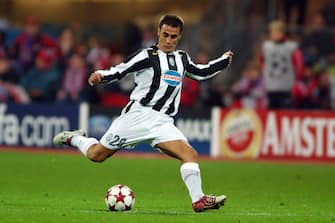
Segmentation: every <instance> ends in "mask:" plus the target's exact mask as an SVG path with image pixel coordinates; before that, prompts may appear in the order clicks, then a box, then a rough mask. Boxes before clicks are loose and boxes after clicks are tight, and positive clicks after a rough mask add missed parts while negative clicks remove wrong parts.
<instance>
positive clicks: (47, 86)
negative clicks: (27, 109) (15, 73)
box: [21, 49, 60, 102]
mask: <svg viewBox="0 0 335 223" xmlns="http://www.w3.org/2000/svg"><path fill="white" fill-rule="evenodd" d="M55 60H56V57H55V55H54V52H53V51H48V50H46V49H44V50H41V51H40V52H39V53H38V54H37V57H36V61H35V67H34V68H32V69H31V70H30V71H29V72H28V73H27V74H26V75H24V76H23V77H22V80H21V84H22V86H23V87H24V88H25V89H26V91H27V92H28V94H29V96H30V98H31V100H32V101H33V102H52V101H54V100H55V96H56V91H57V89H58V87H59V79H60V73H59V70H58V68H57V66H56V64H55Z"/></svg>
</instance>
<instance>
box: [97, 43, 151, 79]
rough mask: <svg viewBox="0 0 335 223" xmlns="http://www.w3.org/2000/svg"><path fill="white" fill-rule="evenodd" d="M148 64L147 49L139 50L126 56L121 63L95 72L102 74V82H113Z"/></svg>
mask: <svg viewBox="0 0 335 223" xmlns="http://www.w3.org/2000/svg"><path fill="white" fill-rule="evenodd" d="M150 66H151V65H150V61H149V57H148V53H147V50H139V51H138V52H136V53H134V54H133V55H131V56H130V57H128V58H127V59H126V60H125V61H124V62H123V63H120V64H118V65H115V66H113V67H111V68H110V69H108V70H98V71H96V72H98V73H100V74H102V76H103V82H114V81H117V80H120V79H122V78H123V77H125V76H126V75H128V74H131V73H135V72H138V71H140V70H143V69H146V68H149V67H150Z"/></svg>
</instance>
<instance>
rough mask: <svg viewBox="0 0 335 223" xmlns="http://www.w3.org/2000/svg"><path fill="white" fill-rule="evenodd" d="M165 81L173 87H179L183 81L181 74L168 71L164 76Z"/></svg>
mask: <svg viewBox="0 0 335 223" xmlns="http://www.w3.org/2000/svg"><path fill="white" fill-rule="evenodd" d="M163 80H164V81H165V82H166V83H167V84H168V85H171V86H178V85H179V84H180V83H181V81H182V78H181V74H180V73H178V72H177V71H175V70H168V71H166V72H164V74H163Z"/></svg>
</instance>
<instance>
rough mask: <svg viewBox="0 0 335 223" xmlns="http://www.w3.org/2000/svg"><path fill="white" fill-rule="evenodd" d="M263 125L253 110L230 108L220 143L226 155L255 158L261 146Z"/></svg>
mask: <svg viewBox="0 0 335 223" xmlns="http://www.w3.org/2000/svg"><path fill="white" fill-rule="evenodd" d="M261 133H262V125H261V121H260V120H259V118H258V115H257V114H256V113H255V112H254V111H253V110H248V109H236V110H230V111H229V112H228V113H227V114H226V115H225V117H224V118H223V121H222V125H221V134H220V144H221V151H222V154H223V156H224V157H227V158H235V159H242V158H255V157H257V156H258V154H259V151H260V146H261Z"/></svg>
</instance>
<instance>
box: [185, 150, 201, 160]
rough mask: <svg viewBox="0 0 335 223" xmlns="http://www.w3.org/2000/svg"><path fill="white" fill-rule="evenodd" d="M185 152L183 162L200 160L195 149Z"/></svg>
mask: <svg viewBox="0 0 335 223" xmlns="http://www.w3.org/2000/svg"><path fill="white" fill-rule="evenodd" d="M184 154H185V155H184V158H183V159H182V161H183V162H198V152H197V151H196V150H195V149H189V150H188V151H187V153H184Z"/></svg>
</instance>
